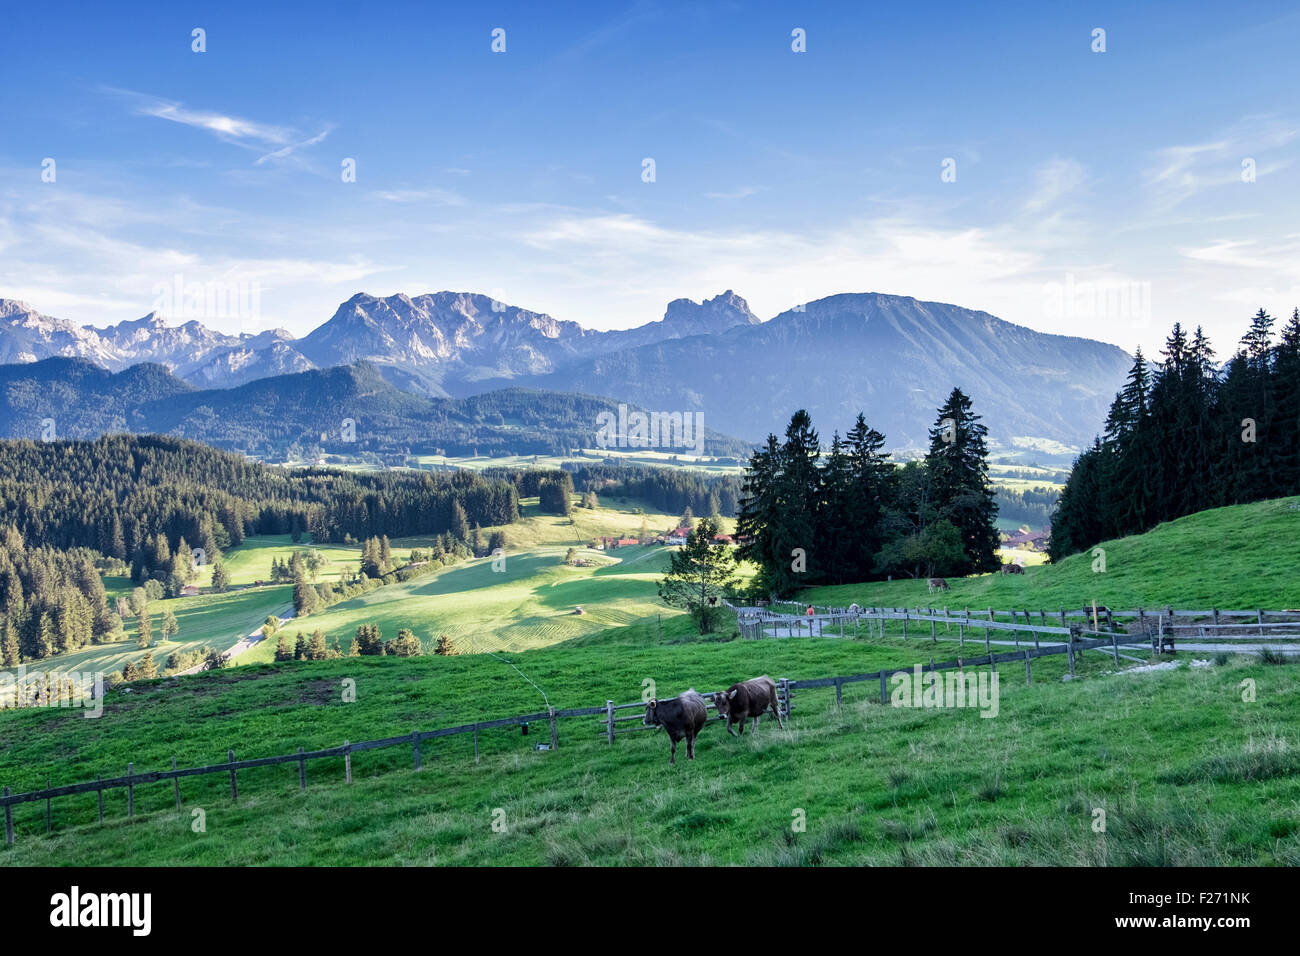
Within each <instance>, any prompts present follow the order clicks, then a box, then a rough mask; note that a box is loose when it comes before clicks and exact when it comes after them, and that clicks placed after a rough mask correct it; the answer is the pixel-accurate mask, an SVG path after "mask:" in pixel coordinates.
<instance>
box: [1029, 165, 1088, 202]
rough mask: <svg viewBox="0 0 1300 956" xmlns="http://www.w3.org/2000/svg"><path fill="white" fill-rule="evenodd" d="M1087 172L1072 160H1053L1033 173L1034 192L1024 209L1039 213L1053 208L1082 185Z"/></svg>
mask: <svg viewBox="0 0 1300 956" xmlns="http://www.w3.org/2000/svg"><path fill="white" fill-rule="evenodd" d="M1086 176H1087V170H1086V169H1084V167H1083V164H1082V163H1079V162H1076V161H1075V160H1073V159H1053V160H1052V161H1050V162H1048V163H1046V164H1045V165H1043V166H1040V167H1039V168H1038V169H1037V170H1035V172H1034V191H1033V193H1031V194H1030V196H1029V198H1028V199H1027V200H1025V205H1024V209H1025V211H1026V212H1030V213H1041V212H1044V211H1047V210H1049V209H1051V208H1053V207H1055V206H1056V205H1057V204H1058V203H1060V202H1061V201H1062V200H1063V199H1065V198H1066V197H1067V196H1069V195H1070V194H1071V193H1073V192H1074V191H1075V190H1076V189H1078V188H1079V186H1081V185H1082V184H1083V181H1084V179H1085V177H1086Z"/></svg>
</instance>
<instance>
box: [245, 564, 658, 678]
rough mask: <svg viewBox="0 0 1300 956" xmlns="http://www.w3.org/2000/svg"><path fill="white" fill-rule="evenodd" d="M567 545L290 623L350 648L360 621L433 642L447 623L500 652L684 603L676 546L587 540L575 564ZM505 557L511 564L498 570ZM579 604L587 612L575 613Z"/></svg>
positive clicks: (468, 640) (440, 575) (455, 571)
mask: <svg viewBox="0 0 1300 956" xmlns="http://www.w3.org/2000/svg"><path fill="white" fill-rule="evenodd" d="M566 551H567V548H564V547H538V548H533V549H531V550H528V551H525V552H522V553H514V552H513V551H509V552H507V555H506V557H505V561H504V562H503V563H498V562H496V561H494V560H493V559H491V558H480V559H478V560H475V561H469V562H466V563H463V564H458V565H453V566H452V567H449V568H446V569H444V570H442V571H439V572H437V573H435V574H433V575H430V576H427V577H419V578H415V579H413V580H411V581H407V582H405V583H403V584H390V585H388V586H387V587H382V588H377V589H375V590H373V591H370V592H369V593H367V594H364V595H362V596H360V597H357V598H354V599H352V600H350V601H345V602H343V603H342V604H336V605H334V606H333V607H331V608H329V609H328V610H326V611H324V612H322V613H319V614H314V615H312V616H311V617H308V618H304V619H303V620H302V621H301V622H300V623H299V622H294V624H292V625H290V626H289V631H290V632H291V633H293V632H296V631H297V630H299V629H301V630H303V631H304V632H307V633H310V632H312V631H315V630H316V629H317V628H319V629H321V630H323V631H324V632H325V634H326V637H327V638H338V641H339V645H340V646H341V647H343V648H346V647H347V646H348V643H349V642H350V641H351V639H352V637H353V635H354V634H355V633H356V630H357V627H358V626H359V625H361V624H377V625H379V629H380V631H381V632H382V634H383V635H384V637H385V638H386V639H391V638H393V637H396V636H397V631H398V630H399V629H400V628H410V629H411V630H413V631H414V632H415V634H416V636H417V637H419V638H420V639H421V640H422V641H423V642H424V644H425V647H426V649H427V650H432V648H433V645H434V643H435V642H436V641H437V639H438V636H439V635H440V634H443V633H446V634H448V635H449V636H450V637H451V638H452V639H453V641H454V642H455V644H456V646H457V648H458V649H460V650H461V651H462V652H476V651H494V652H496V651H503V650H521V649H527V648H532V647H541V646H545V645H547V644H556V643H559V642H560V641H564V640H567V639H569V638H572V637H577V636H580V635H583V634H592V633H595V632H597V631H601V630H604V629H606V628H610V627H616V626H619V625H623V624H628V623H630V622H632V621H634V620H636V619H637V618H640V617H645V616H646V615H653V614H658V613H661V612H662V613H663V614H665V616H672V615H675V614H680V613H681V612H677V611H673V610H671V609H668V608H665V607H663V606H662V604H660V603H659V600H658V596H657V592H656V585H655V582H656V580H657V579H658V578H659V577H661V576H662V574H663V569H664V566H665V565H666V564H667V561H668V558H667V551H668V549H666V548H662V547H654V546H646V547H627V548H620V549H618V550H616V551H610V552H608V553H602V552H599V551H588V550H586V549H585V548H583V549H580V550H579V555H580V556H581V557H583V558H584V559H585V560H587V561H589V562H591V566H589V567H570V566H568V565H566V564H565V563H564V557H565V553H566ZM498 567H502V570H495V569H496V568H498ZM578 607H581V608H582V609H583V611H584V612H585V613H583V614H576V613H574V612H575V610H576V608H578ZM274 653H275V648H274V646H273V644H272V643H271V642H267V643H265V644H262V645H259V646H257V647H255V648H253V649H252V650H251V651H249V652H248V653H247V654H245V655H244V656H242V657H241V658H240V659H239V660H240V661H241V662H246V661H247V662H256V661H269V660H271V659H272V657H273V656H274Z"/></svg>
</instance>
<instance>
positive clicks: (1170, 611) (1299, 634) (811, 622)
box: [729, 601, 1300, 645]
mask: <svg viewBox="0 0 1300 956" xmlns="http://www.w3.org/2000/svg"><path fill="white" fill-rule="evenodd" d="M773 606H786V607H790V608H797V609H799V611H801V612H802V611H804V610H805V609H806V608H807V607H808V606H809V605H806V604H800V603H798V602H794V601H776V602H773ZM729 607H731V609H732V610H733V611H735V612H736V621H737V627H738V628H739V630H740V633H741V635H742V636H743V637H747V638H759V637H764V636H766V634H767V630H768V629H769V628H771V629H774V630H775V631H777V632H778V634H779V631H780V630H782V629H784V630H786V631H788V632H789V634H787V635H786V636H798V635H799V634H800V632H802V631H803V630H804V629H807V631H808V635H809V636H815V635H816V634H820V636H822V637H826V636H828V635H827V633H826V630H827V628H828V627H829V628H830V630H831V634H830V635H829V636H836V631H837V630H838V636H840V637H846V636H848V635H847V628H848V627H852V628H853V635H854V636H857V634H858V628H859V626H860V625H861V624H863V623H865V624H866V625H867V626H868V628H869V629H871V628H874V629H876V630H877V631H878V632H879V633H880V634H881V635H882V636H883V634H884V626H885V622H887V621H901V622H902V631H903V637H904V638H906V637H907V636H908V624H909V623H911V624H925V623H928V624H930V635H931V637H932V638H934V639H936V640H937V627H938V625H939V624H943V625H945V628H946V629H947V630H951V628H952V626H953V625H957V627H958V634H959V640H960V641H964V638H965V633H966V630H967V629H968V628H972V627H977V628H980V629H982V630H983V631H984V632H985V637H986V639H987V636H988V631H990V630H1003V631H1012V632H1017V633H1027V634H1032V635H1039V636H1049V637H1054V638H1059V637H1062V636H1064V635H1066V634H1068V633H1069V629H1070V627H1071V624H1070V621H1071V620H1074V619H1079V618H1084V619H1085V620H1095V622H1096V625H1097V626H1096V627H1095V628H1093V629H1092V631H1093V633H1110V632H1112V631H1115V630H1117V628H1120V627H1125V626H1133V625H1136V627H1137V629H1138V630H1139V631H1140V632H1142V633H1148V634H1152V635H1159V637H1160V638H1162V639H1163V641H1164V642H1166V643H1167V642H1168V641H1170V640H1172V638H1173V637H1178V638H1180V639H1187V638H1188V637H1189V636H1193V635H1200V636H1205V632H1206V631H1210V630H1219V631H1222V632H1223V633H1222V634H1220V635H1219V636H1221V637H1225V638H1243V637H1256V638H1258V639H1260V640H1278V639H1294V638H1300V611H1297V610H1276V611H1272V610H1265V609H1258V610H1254V611H1225V610H1221V609H1218V608H1211V609H1209V610H1206V611H1196V610H1176V609H1174V608H1172V607H1166V608H1160V609H1156V610H1150V609H1146V608H1135V609H1133V610H1116V609H1113V608H1107V607H1098V608H1092V607H1087V608H1081V609H1078V610H1071V609H1067V608H1060V609H1058V610H1056V611H1047V610H1043V609H1040V610H1037V611H1030V610H1028V609H1022V610H1009V611H998V610H994V609H993V608H987V609H985V610H983V611H978V610H977V611H972V609H971V608H969V607H966V608H962V609H960V610H954V609H952V608H948V607H944V608H935V607H929V608H922V607H919V606H918V607H912V608H903V607H858V609H857V610H856V611H855V610H852V609H850V608H833V607H823V608H820V609H819V608H818V607H817V606H815V605H814V606H813V611H814V613H813V614H811V615H808V614H806V613H788V614H784V613H780V612H779V611H774V610H772V608H771V606H769V607H767V608H749V607H738V606H735V605H729ZM976 615H980V616H979V617H977V616H976ZM1022 616H1023V618H1024V623H1023V624H1021V623H1019V622H1020V619H1021V617H1022ZM1000 618H1009V619H1010V620H1009V621H1004V620H1000ZM1180 619H1182V620H1184V621H1186V622H1187V623H1179V620H1180ZM1270 619H1271V620H1270ZM1049 620H1051V621H1052V622H1053V623H1051V624H1049V623H1048V621H1049ZM1103 621H1104V622H1105V628H1104V629H1103V628H1102V627H1101V624H1102V622H1103ZM1057 622H1059V623H1057ZM1117 622H1119V623H1117ZM1124 622H1127V623H1124ZM1234 622H1235V623H1234ZM1282 632H1285V633H1282ZM1035 643H1038V639H1037V637H1036V638H1035ZM1152 643H1153V645H1156V639H1155V637H1153V638H1152Z"/></svg>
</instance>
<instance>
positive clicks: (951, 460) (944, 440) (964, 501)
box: [925, 388, 1000, 574]
mask: <svg viewBox="0 0 1300 956" xmlns="http://www.w3.org/2000/svg"><path fill="white" fill-rule="evenodd" d="M981 422H982V418H981V417H980V416H979V415H976V414H974V413H973V412H972V411H971V400H970V398H968V397H967V396H966V395H965V394H964V393H963V392H962V390H961V389H960V388H954V389H953V390H952V393H951V394H950V395H949V396H948V400H947V401H946V402H944V403H943V406H942V407H941V408H940V409H939V416H938V419H937V420H936V422H935V425H934V427H933V428H931V429H930V450H929V452H928V453H927V454H926V456H925V463H926V469H927V471H928V472H929V475H930V486H931V489H932V493H933V495H934V505H935V509H936V511H937V513H938V516H939V517H940V518H943V519H947V520H948V521H950V522H951V523H952V524H953V526H954V527H956V528H957V531H958V533H959V534H960V535H961V542H962V550H963V552H964V553H965V555H966V564H965V566H964V567H963V568H962V569H961V573H963V574H971V573H979V572H983V571H996V570H997V568H998V566H999V564H1000V562H999V561H998V557H997V549H998V546H999V544H1000V539H999V537H998V529H997V516H998V506H997V502H996V501H995V500H994V497H993V485H992V483H991V482H990V481H989V473H988V441H987V436H988V429H987V428H986V427H985V426H984V425H983V424H981Z"/></svg>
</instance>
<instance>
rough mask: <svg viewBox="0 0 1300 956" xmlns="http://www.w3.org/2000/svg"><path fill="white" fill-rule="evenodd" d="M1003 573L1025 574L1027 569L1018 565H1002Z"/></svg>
mask: <svg viewBox="0 0 1300 956" xmlns="http://www.w3.org/2000/svg"><path fill="white" fill-rule="evenodd" d="M1002 573H1003V574H1024V573H1025V569H1024V568H1022V567H1021V566H1020V565H1018V564H1004V565H1002Z"/></svg>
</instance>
